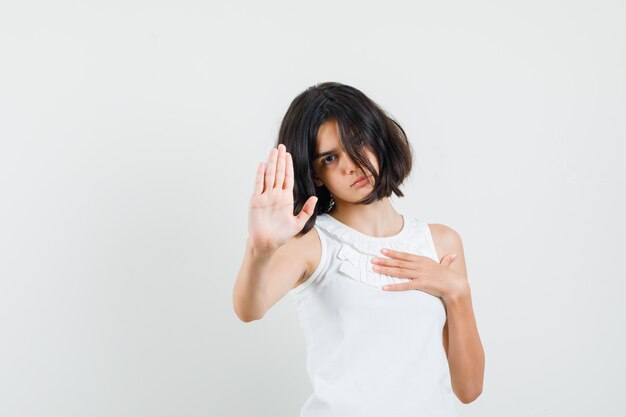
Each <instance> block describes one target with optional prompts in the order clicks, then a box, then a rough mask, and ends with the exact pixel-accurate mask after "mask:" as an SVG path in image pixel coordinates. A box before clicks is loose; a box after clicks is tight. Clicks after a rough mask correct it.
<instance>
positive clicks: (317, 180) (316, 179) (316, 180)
mask: <svg viewBox="0 0 626 417" xmlns="http://www.w3.org/2000/svg"><path fill="white" fill-rule="evenodd" d="M312 179H313V184H315V186H316V187H321V186H322V185H324V183H323V182H322V180H320V177H318V176H317V174H316V173H315V172H313V177H312Z"/></svg>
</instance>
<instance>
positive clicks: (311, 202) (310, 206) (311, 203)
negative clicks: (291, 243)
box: [296, 196, 317, 229]
mask: <svg viewBox="0 0 626 417" xmlns="http://www.w3.org/2000/svg"><path fill="white" fill-rule="evenodd" d="M315 204H317V197H316V196H311V197H309V199H308V200H307V201H306V203H304V206H303V207H302V210H300V213H298V215H297V216H296V219H297V222H298V226H300V229H302V228H303V227H304V224H305V223H306V222H307V221H308V220H309V219H310V218H311V216H312V215H313V213H314V212H315Z"/></svg>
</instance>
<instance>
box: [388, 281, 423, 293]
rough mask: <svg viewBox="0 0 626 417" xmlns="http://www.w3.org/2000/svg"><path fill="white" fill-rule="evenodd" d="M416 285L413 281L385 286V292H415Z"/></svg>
mask: <svg viewBox="0 0 626 417" xmlns="http://www.w3.org/2000/svg"><path fill="white" fill-rule="evenodd" d="M415 289H417V288H415V284H414V283H413V281H411V282H403V283H402V284H390V285H384V286H383V290H385V291H406V290H415Z"/></svg>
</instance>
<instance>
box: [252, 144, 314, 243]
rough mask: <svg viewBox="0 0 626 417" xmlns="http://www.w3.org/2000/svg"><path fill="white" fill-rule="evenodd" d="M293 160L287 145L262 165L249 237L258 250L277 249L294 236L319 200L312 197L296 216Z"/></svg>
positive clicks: (275, 150)
mask: <svg viewBox="0 0 626 417" xmlns="http://www.w3.org/2000/svg"><path fill="white" fill-rule="evenodd" d="M293 181H294V175H293V161H292V159H291V155H290V154H289V153H288V152H287V151H286V148H285V145H283V144H280V145H278V149H276V148H272V150H271V151H270V155H269V160H268V162H267V165H266V164H265V163H264V162H261V163H260V164H259V167H258V169H257V173H256V181H255V183H254V191H253V193H252V196H251V198H250V206H249V213H248V234H249V240H250V244H251V245H252V247H253V248H255V249H258V250H274V249H276V248H278V247H279V246H281V245H283V244H284V243H285V242H287V240H289V239H290V238H291V237H293V236H295V235H296V234H297V233H298V232H299V231H300V230H302V228H303V227H304V225H305V224H306V222H307V221H308V220H309V218H310V217H311V215H312V214H313V210H314V208H315V203H316V202H317V197H315V196H311V197H309V199H308V200H307V201H306V203H305V204H304V206H303V207H302V210H301V211H300V213H298V215H297V216H294V215H293V209H294V205H293Z"/></svg>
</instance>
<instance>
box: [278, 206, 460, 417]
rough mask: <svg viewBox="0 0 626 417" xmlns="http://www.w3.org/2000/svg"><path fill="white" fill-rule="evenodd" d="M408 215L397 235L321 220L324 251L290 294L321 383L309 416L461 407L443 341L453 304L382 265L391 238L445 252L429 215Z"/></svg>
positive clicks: (422, 415)
mask: <svg viewBox="0 0 626 417" xmlns="http://www.w3.org/2000/svg"><path fill="white" fill-rule="evenodd" d="M402 217H403V223H404V224H403V227H402V230H401V231H400V232H399V233H398V234H396V235H394V236H389V237H373V236H369V235H366V234H363V233H360V232H358V231H356V230H354V229H352V228H350V227H349V226H347V225H345V224H343V223H341V222H340V221H338V220H336V219H335V218H334V217H332V216H330V215H329V214H322V215H318V216H317V219H316V224H315V228H316V229H317V232H318V234H319V238H320V241H321V245H322V256H321V259H320V262H319V264H318V266H317V268H316V269H315V271H314V272H313V274H312V275H311V276H310V277H309V279H307V280H306V281H305V282H304V283H302V284H300V285H299V286H297V287H295V288H292V289H291V290H290V291H289V292H288V294H289V296H290V298H291V299H292V300H293V301H294V302H295V305H296V309H297V311H298V319H299V322H300V326H301V327H302V329H303V330H304V335H305V342H306V352H307V362H306V368H307V373H308V375H309V379H310V382H311V385H312V387H313V393H312V394H311V396H310V397H309V398H308V399H307V400H306V402H305V403H304V406H303V407H302V410H301V413H300V417H456V416H457V415H458V414H457V409H456V402H457V400H456V396H455V395H454V393H453V392H452V387H451V382H450V372H449V368H448V360H447V357H446V353H445V350H444V347H443V338H442V337H443V336H442V334H443V326H444V324H445V321H446V311H445V307H444V305H443V302H442V300H441V299H440V298H439V297H435V296H433V295H430V294H428V293H427V292H424V291H419V290H406V291H386V290H383V289H382V287H383V286H384V285H386V284H395V283H402V282H407V281H409V280H408V279H405V278H398V277H393V276H389V275H384V274H380V273H377V272H374V271H373V270H372V265H373V264H372V263H371V260H372V258H373V257H375V256H377V257H385V255H383V254H382V253H381V252H380V249H382V248H390V249H393V250H399V251H403V252H410V253H413V254H416V255H421V256H427V257H430V258H432V259H433V260H435V261H436V262H439V259H438V257H437V253H436V251H435V246H434V242H433V239H432V236H431V234H430V229H429V227H428V224H427V223H424V222H422V221H419V220H417V219H414V218H408V217H406V216H402Z"/></svg>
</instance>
